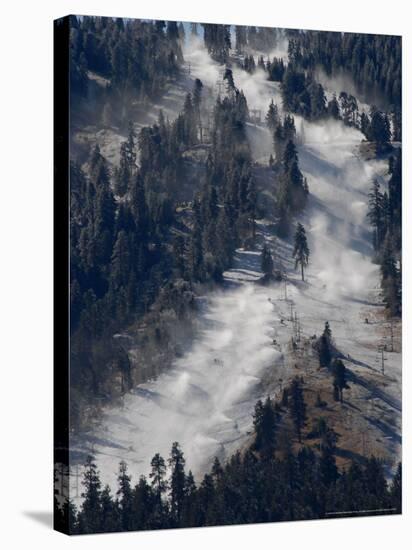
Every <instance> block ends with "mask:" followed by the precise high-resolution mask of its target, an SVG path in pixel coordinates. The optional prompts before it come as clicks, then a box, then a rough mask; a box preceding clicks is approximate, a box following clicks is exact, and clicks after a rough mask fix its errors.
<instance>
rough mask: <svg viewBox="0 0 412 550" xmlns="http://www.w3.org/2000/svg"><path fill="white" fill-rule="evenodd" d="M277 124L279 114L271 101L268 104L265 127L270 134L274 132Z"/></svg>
mask: <svg viewBox="0 0 412 550" xmlns="http://www.w3.org/2000/svg"><path fill="white" fill-rule="evenodd" d="M278 124H279V112H278V108H277V105H275V103H274V102H273V99H272V100H271V101H270V104H269V109H268V112H267V113H266V125H267V127H268V128H269V130H270V131H271V132H274V131H275V129H276V127H277V125H278Z"/></svg>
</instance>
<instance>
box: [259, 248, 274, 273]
mask: <svg viewBox="0 0 412 550" xmlns="http://www.w3.org/2000/svg"><path fill="white" fill-rule="evenodd" d="M261 270H262V271H263V273H264V274H265V275H266V276H268V277H270V276H271V275H273V258H272V254H271V252H270V250H269V249H268V247H267V246H266V244H264V245H263V249H262V255H261Z"/></svg>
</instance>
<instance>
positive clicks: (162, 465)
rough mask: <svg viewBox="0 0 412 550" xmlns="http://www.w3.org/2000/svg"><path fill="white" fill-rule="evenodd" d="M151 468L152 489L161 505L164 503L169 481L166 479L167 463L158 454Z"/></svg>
mask: <svg viewBox="0 0 412 550" xmlns="http://www.w3.org/2000/svg"><path fill="white" fill-rule="evenodd" d="M150 466H151V467H152V471H151V472H150V474H149V477H150V479H151V480H152V488H153V491H154V493H155V494H156V497H157V499H158V502H159V504H160V503H161V501H162V496H163V494H164V493H165V492H166V490H167V481H166V479H165V476H166V462H165V461H164V459H163V458H162V457H161V456H160V454H159V453H156V454H155V455H154V457H153V458H152V461H151V463H150Z"/></svg>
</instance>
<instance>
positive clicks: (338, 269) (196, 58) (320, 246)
mask: <svg viewBox="0 0 412 550" xmlns="http://www.w3.org/2000/svg"><path fill="white" fill-rule="evenodd" d="M189 61H190V63H191V71H192V76H193V78H195V77H199V78H201V79H202V81H203V82H204V84H205V85H207V86H213V85H214V83H215V81H216V78H217V77H218V75H219V69H218V67H217V66H216V64H215V63H214V62H212V61H211V60H210V58H209V57H208V56H207V54H206V52H204V50H203V49H198V50H193V52H192V54H191V55H189ZM234 77H235V82H236V84H237V85H238V86H239V87H240V88H243V89H244V91H245V94H246V98H247V100H248V103H249V105H256V104H258V105H261V106H262V109H263V108H265V109H267V106H268V104H269V102H270V100H271V98H272V97H274V98H275V101H276V99H279V97H278V96H279V90H278V87H277V85H276V84H274V83H269V82H267V81H265V80H264V78H263V77H262V75H260V73H258V74H257V75H256V76H255V75H249V74H247V73H244V71H240V70H239V69H236V70H235V71H234ZM263 106H264V107H263ZM296 122H297V127H298V129H299V127H301V128H302V127H303V130H304V136H305V141H304V143H303V144H302V145H300V146H299V162H300V167H301V170H302V171H303V173H304V175H305V176H306V177H307V179H308V184H309V189H310V197H309V201H308V205H307V207H306V209H305V212H304V213H303V215H302V216H301V219H300V221H301V222H302V223H303V224H304V226H305V228H306V231H307V234H308V241H309V247H310V250H311V256H310V265H309V268H308V270H307V273H306V281H305V282H302V281H301V280H300V273H299V272H298V271H297V272H296V271H295V270H294V265H293V261H292V258H291V253H292V246H291V242H290V240H280V239H275V237H274V236H273V234H272V232H271V231H270V223H269V222H270V220H260V221H259V223H258V233H259V235H260V236H261V238H263V239H265V240H266V242H267V243H268V245H269V246H273V247H275V248H276V253H277V257H278V259H279V261H281V263H282V268H283V269H284V270H285V273H286V277H287V299H285V296H284V285H283V283H279V284H277V285H273V286H271V287H263V286H260V285H257V284H255V281H256V280H257V279H258V278H259V277H260V276H261V273H260V251H247V250H239V251H238V252H237V254H236V258H235V264H234V267H233V268H232V269H231V270H229V271H227V272H226V273H225V279H226V281H227V285H226V288H225V289H224V290H222V291H221V292H216V293H213V294H212V295H209V296H207V297H206V298H205V307H204V310H203V313H202V314H201V320H200V326H201V328H200V329H199V331H198V334H197V337H196V339H195V341H194V342H193V345H192V347H191V349H190V351H189V352H187V353H186V354H185V355H184V356H183V357H182V358H180V359H177V360H176V363H175V365H174V367H173V369H172V370H170V371H169V372H167V373H164V374H162V375H161V376H159V378H158V379H156V380H153V381H150V382H147V383H145V384H142V385H140V386H138V387H137V388H135V389H134V390H133V391H131V392H130V393H128V394H127V395H125V396H124V398H123V399H122V403H121V404H120V405H117V406H115V407H112V408H108V409H107V410H106V411H105V412H104V414H103V417H102V419H101V422H100V424H99V427H98V428H97V429H96V430H94V431H93V433H90V434H85V436H84V437H83V438H82V441H81V442H79V445H77V446H76V449H77V450H81V451H82V452H86V451H87V452H92V453H93V454H94V455H95V457H96V461H97V464H98V468H99V470H100V472H101V478H102V482H103V483H109V485H110V486H111V487H112V488H114V487H116V472H117V470H118V463H119V462H120V460H125V461H126V462H127V463H128V466H129V469H130V473H131V474H132V475H133V478H134V479H135V480H137V477H138V475H141V474H148V472H149V469H150V460H151V458H152V457H153V455H154V454H155V453H157V452H159V453H160V454H161V455H162V456H164V457H167V456H168V454H169V451H170V448H171V445H172V443H173V442H174V441H178V442H179V443H180V445H181V447H182V449H183V451H184V453H185V457H186V461H187V469H192V471H193V473H194V474H195V475H200V474H201V473H203V472H204V471H205V469H206V468H208V467H209V466H210V463H211V460H212V459H213V457H214V456H218V457H219V458H221V459H225V458H227V457H228V456H230V454H231V453H232V452H233V451H235V450H236V449H238V448H240V447H241V446H242V445H243V444H244V442H245V441H246V440H247V438H248V436H249V434H250V432H251V429H252V413H253V408H254V405H255V403H256V401H257V399H259V398H262V397H264V396H265V395H266V394H267V388H265V380H266V379H267V376H268V373H269V372H270V373H271V376H272V378H273V377H274V378H275V379H277V380H279V382H280V384H281V383H282V381H285V380H287V379H288V378H291V377H292V376H293V375H294V374H295V373H294V372H292V371H291V369H290V365H289V366H288V362H287V361H285V349H286V346H287V344H288V342H290V339H291V336H292V323H291V322H290V320H289V318H290V311H291V310H293V311H294V312H296V315H297V316H298V318H299V322H300V325H301V330H302V335H303V336H306V337H309V336H311V335H314V334H317V335H319V334H320V333H321V331H322V329H323V326H324V323H325V321H329V323H330V325H331V328H332V332H333V337H334V339H335V341H336V343H337V346H338V347H339V350H340V351H341V352H342V354H344V355H345V357H346V364H347V366H348V367H349V368H350V370H351V372H352V377H353V380H352V390H351V391H352V393H351V395H352V397H353V399H358V401H357V407H358V408H359V410H360V415H361V416H362V415H363V417H365V418H366V419H367V420H368V422H369V425H370V430H371V437H372V436H373V433H374V430H375V431H376V433H377V437H379V434H380V433H381V432H382V437H384V438H387V439H388V444H387V446H388V449H390V450H391V452H394V453H397V452H399V448H400V447H399V445H400V408H401V405H400V387H401V360H400V354H399V353H390V354H387V357H386V362H385V369H386V376H385V377H383V376H381V375H380V374H379V372H380V364H379V357H380V356H379V353H378V351H377V350H378V346H379V345H380V344H381V343H382V338H384V335H383V334H384V330H383V329H384V327H385V322H384V320H383V317H382V305H381V303H380V301H379V273H378V267H377V266H376V265H375V264H373V263H372V256H373V250H372V247H371V236H370V232H369V228H368V223H367V218H366V214H367V201H368V196H367V195H368V192H369V189H370V185H371V180H372V178H373V177H378V178H380V180H381V181H382V183H383V184H385V177H386V171H387V169H386V163H385V162H383V161H365V160H362V159H361V158H360V156H359V145H360V143H361V140H362V135H361V133H360V132H358V131H357V130H355V129H351V128H348V127H345V126H344V125H343V123H341V122H338V121H336V122H327V123H326V122H325V123H307V122H303V121H302V122H301V121H300V120H299V118H298V117H296ZM261 133H262V139H261V140H259V141H257V142H256V143H254V144H252V149H253V150H254V155H255V158H257V157H258V156H262V157H265V155H267V149H268V143H270V142H271V138H270V136H269V133H268V132H267V131H266V130H265V129H264V128H262V129H261ZM365 318H368V320H369V321H370V322H368V323H366V322H365ZM274 339H275V340H276V346H274V345H273V340H274ZM365 371H367V372H368V373H369V374H370V373H371V372H372V373H373V374H374V373H375V372H376V383H374V384H371V382H370V378H368V379H365V378H363V374H362V373H363V372H365ZM273 373H274V374H273ZM370 403H373V410H372V409H371V407H370ZM386 428H387V429H386ZM389 440H390V441H389Z"/></svg>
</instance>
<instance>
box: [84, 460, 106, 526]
mask: <svg viewBox="0 0 412 550" xmlns="http://www.w3.org/2000/svg"><path fill="white" fill-rule="evenodd" d="M82 485H83V487H84V490H83V493H82V498H83V499H84V500H83V503H82V507H81V516H82V531H83V532H84V533H98V532H100V524H101V513H102V503H101V483H100V478H99V472H98V470H97V466H96V464H95V462H94V460H93V457H91V456H88V457H87V460H86V464H85V466H84V474H83V481H82Z"/></svg>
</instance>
